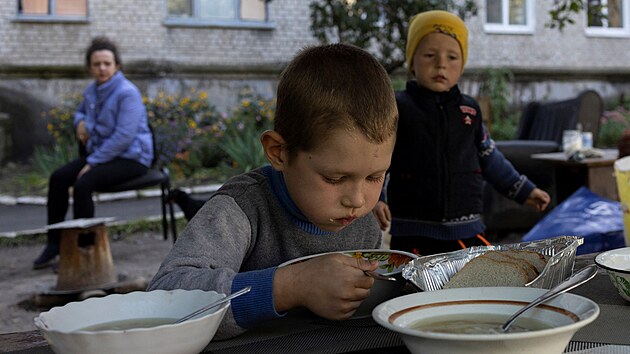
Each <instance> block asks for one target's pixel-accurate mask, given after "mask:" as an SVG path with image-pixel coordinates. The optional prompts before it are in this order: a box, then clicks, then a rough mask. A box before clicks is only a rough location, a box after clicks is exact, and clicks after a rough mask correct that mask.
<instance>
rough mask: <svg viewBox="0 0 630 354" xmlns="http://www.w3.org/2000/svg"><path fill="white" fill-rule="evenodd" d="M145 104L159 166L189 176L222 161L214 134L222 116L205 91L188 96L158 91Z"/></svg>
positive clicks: (146, 98)
mask: <svg viewBox="0 0 630 354" xmlns="http://www.w3.org/2000/svg"><path fill="white" fill-rule="evenodd" d="M144 103H145V106H146V109H147V115H148V117H149V122H151V124H152V125H153V127H154V130H155V135H156V136H155V139H156V147H157V152H158V155H159V158H160V163H161V164H162V165H168V166H170V167H171V169H172V171H173V173H174V174H175V175H176V177H189V176H191V175H192V174H193V173H194V172H195V171H196V170H198V169H200V168H202V167H214V166H216V165H217V164H218V163H219V161H221V160H222V158H223V156H222V152H221V150H220V149H219V148H218V143H217V142H216V139H217V138H218V137H219V135H217V134H216V133H215V131H216V123H217V122H218V120H219V119H220V115H219V114H218V113H217V111H216V109H215V107H214V106H212V105H211V104H210V103H209V102H208V94H207V93H206V92H205V91H196V90H191V92H190V95H188V96H179V95H167V94H166V93H164V92H159V93H158V94H157V96H155V97H154V98H148V97H144Z"/></svg>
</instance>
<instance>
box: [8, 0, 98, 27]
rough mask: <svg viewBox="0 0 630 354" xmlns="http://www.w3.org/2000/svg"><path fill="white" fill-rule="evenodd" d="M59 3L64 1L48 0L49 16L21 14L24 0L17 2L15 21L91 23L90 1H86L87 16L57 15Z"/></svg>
mask: <svg viewBox="0 0 630 354" xmlns="http://www.w3.org/2000/svg"><path fill="white" fill-rule="evenodd" d="M57 1H63V0H48V13H47V14H41V15H40V14H24V13H22V12H20V4H21V2H22V0H17V2H16V8H15V12H16V16H15V18H14V19H13V21H15V22H54V23H60V22H61V23H62V22H72V23H87V22H89V15H90V4H89V0H85V16H82V15H57V14H55V5H56V3H57Z"/></svg>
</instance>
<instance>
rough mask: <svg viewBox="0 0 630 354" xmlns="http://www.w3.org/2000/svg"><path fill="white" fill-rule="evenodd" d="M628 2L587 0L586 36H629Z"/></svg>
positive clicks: (622, 0)
mask: <svg viewBox="0 0 630 354" xmlns="http://www.w3.org/2000/svg"><path fill="white" fill-rule="evenodd" d="M629 2H630V1H628V0H587V3H586V22H587V24H588V26H587V27H586V34H588V35H592V36H603V37H615V36H622V37H627V36H630V26H629V25H628V19H629V18H630V17H629V16H628V6H629V5H628V3H629Z"/></svg>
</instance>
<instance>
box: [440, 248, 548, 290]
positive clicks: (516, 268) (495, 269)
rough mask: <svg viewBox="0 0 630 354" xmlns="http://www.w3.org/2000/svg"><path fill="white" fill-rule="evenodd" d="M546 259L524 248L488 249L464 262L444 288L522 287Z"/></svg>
mask: <svg viewBox="0 0 630 354" xmlns="http://www.w3.org/2000/svg"><path fill="white" fill-rule="evenodd" d="M547 260H548V257H547V256H544V255H542V254H540V253H538V252H534V251H528V250H507V251H488V252H486V253H484V254H482V255H480V256H478V257H476V258H474V259H472V260H470V261H469V262H468V263H466V265H464V267H462V269H460V270H459V271H458V272H457V273H456V274H455V275H454V276H453V277H452V278H451V279H450V280H449V281H448V282H447V283H446V284H444V289H448V288H463V287H480V286H524V285H525V284H527V283H529V282H530V281H532V280H534V279H535V278H536V277H537V276H538V275H540V273H541V272H542V271H543V269H545V266H546V265H547Z"/></svg>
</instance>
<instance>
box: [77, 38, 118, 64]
mask: <svg viewBox="0 0 630 354" xmlns="http://www.w3.org/2000/svg"><path fill="white" fill-rule="evenodd" d="M99 50H109V51H110V52H112V53H113V54H114V61H115V62H116V65H118V66H120V67H121V68H122V61H121V60H120V54H119V53H118V47H117V46H116V43H114V42H113V41H112V40H110V39H109V38H107V37H95V38H94V39H92V44H90V46H89V47H88V49H87V51H86V53H85V65H86V66H87V67H88V68H89V67H90V59H91V57H92V54H93V53H94V52H97V51H99Z"/></svg>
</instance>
